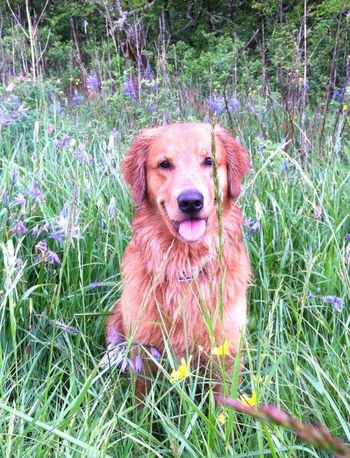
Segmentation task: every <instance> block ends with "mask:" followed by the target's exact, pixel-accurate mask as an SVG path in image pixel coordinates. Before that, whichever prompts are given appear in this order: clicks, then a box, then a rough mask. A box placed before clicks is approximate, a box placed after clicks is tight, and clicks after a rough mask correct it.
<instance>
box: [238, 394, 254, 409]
mask: <svg viewBox="0 0 350 458" xmlns="http://www.w3.org/2000/svg"><path fill="white" fill-rule="evenodd" d="M238 400H239V402H240V403H241V404H243V405H244V406H246V407H254V406H256V405H257V403H258V396H257V394H256V391H255V390H254V391H253V393H252V395H251V396H247V395H246V394H242V396H241V397H240V398H239V399H238Z"/></svg>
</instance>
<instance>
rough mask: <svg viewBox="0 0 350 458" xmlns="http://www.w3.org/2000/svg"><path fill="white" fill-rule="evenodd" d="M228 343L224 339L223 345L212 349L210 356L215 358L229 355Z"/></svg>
mask: <svg viewBox="0 0 350 458" xmlns="http://www.w3.org/2000/svg"><path fill="white" fill-rule="evenodd" d="M230 343H231V342H230V341H229V340H228V339H225V341H224V343H223V344H222V345H220V347H214V348H213V351H212V354H213V355H216V356H225V355H229V354H230V352H229V349H230Z"/></svg>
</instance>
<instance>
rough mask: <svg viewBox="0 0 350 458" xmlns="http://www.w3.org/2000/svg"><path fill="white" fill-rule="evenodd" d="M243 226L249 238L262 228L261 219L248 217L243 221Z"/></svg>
mask: <svg viewBox="0 0 350 458" xmlns="http://www.w3.org/2000/svg"><path fill="white" fill-rule="evenodd" d="M243 227H244V228H245V229H246V231H247V238H248V239H251V238H252V236H253V234H254V233H255V232H257V231H258V230H259V229H260V221H259V220H258V219H257V220H255V221H254V220H252V218H246V219H245V220H244V222H243Z"/></svg>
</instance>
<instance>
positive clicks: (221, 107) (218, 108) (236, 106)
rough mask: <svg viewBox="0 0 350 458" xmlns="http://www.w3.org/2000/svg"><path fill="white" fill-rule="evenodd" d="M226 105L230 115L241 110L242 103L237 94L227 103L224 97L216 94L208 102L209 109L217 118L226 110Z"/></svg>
mask: <svg viewBox="0 0 350 458" xmlns="http://www.w3.org/2000/svg"><path fill="white" fill-rule="evenodd" d="M226 104H227V110H228V111H229V112H230V113H231V112H233V111H238V110H240V109H241V102H240V101H239V100H238V98H237V96H236V94H232V95H231V96H230V97H229V98H228V99H227V100H226V101H225V98H224V97H222V96H217V95H215V94H214V95H213V96H212V97H210V99H209V100H208V108H209V110H210V111H211V112H212V113H213V114H214V115H215V116H216V117H217V118H218V117H220V115H221V114H222V113H223V112H224V111H225V110H226Z"/></svg>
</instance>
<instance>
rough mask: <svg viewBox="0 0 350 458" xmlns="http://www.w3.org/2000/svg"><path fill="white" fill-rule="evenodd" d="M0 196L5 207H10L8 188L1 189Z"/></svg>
mask: <svg viewBox="0 0 350 458" xmlns="http://www.w3.org/2000/svg"><path fill="white" fill-rule="evenodd" d="M0 198H1V202H2V203H3V205H4V206H5V207H8V206H9V195H8V193H7V191H6V189H4V188H3V189H1V192H0Z"/></svg>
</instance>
